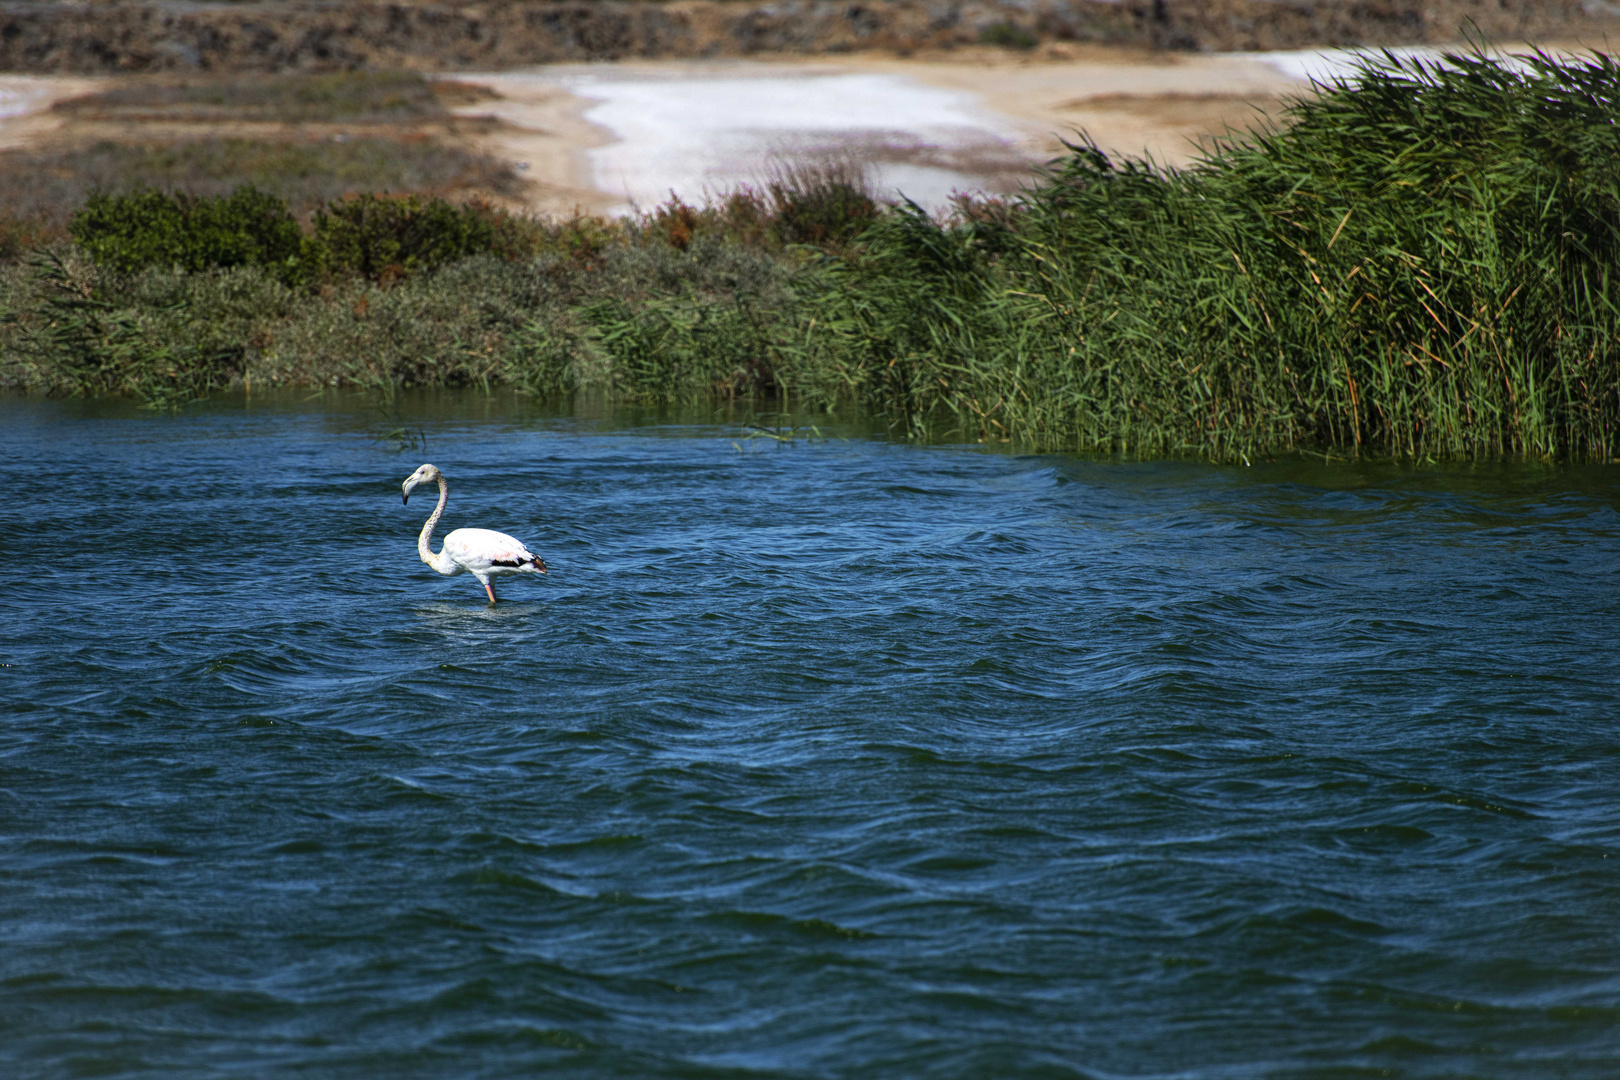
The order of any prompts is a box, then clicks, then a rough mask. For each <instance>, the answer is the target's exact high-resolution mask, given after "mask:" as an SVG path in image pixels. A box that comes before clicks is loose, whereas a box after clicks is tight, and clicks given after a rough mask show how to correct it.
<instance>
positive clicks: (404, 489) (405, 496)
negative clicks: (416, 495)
mask: <svg viewBox="0 0 1620 1080" xmlns="http://www.w3.org/2000/svg"><path fill="white" fill-rule="evenodd" d="M416 483H417V480H416V474H415V473H412V474H411V475H410V476H407V477H406V478H405V482H404V483H403V484H401V485H399V497H400V499H401V500H403V501H404V504H405V505H406V506H409V505H411V488H413V487H415V486H416Z"/></svg>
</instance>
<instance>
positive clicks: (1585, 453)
mask: <svg viewBox="0 0 1620 1080" xmlns="http://www.w3.org/2000/svg"><path fill="white" fill-rule="evenodd" d="M1318 90H1319V92H1318V93H1315V94H1312V95H1310V96H1307V97H1303V98H1301V99H1300V100H1298V101H1296V102H1294V103H1293V104H1292V105H1291V106H1290V108H1289V109H1288V111H1287V113H1286V114H1285V115H1284V117H1283V118H1282V119H1281V120H1280V121H1279V122H1278V123H1277V124H1276V125H1275V126H1272V127H1268V128H1266V129H1264V130H1262V131H1260V132H1257V133H1250V134H1245V135H1242V136H1237V135H1234V136H1232V137H1230V138H1228V139H1226V140H1225V141H1223V142H1222V143H1220V144H1219V145H1218V146H1216V147H1215V148H1214V149H1213V150H1212V151H1211V152H1210V153H1208V154H1207V155H1206V156H1205V157H1204V158H1203V159H1201V160H1200V161H1199V162H1198V163H1196V164H1195V165H1194V166H1193V167H1191V168H1188V169H1185V170H1181V171H1176V170H1169V169H1163V168H1159V167H1156V166H1155V165H1154V164H1153V163H1152V162H1148V161H1138V160H1123V161H1114V160H1110V159H1109V158H1108V157H1106V156H1105V155H1104V154H1103V153H1102V152H1100V151H1099V150H1098V149H1097V148H1096V147H1095V146H1093V145H1090V144H1088V143H1085V142H1077V143H1076V144H1075V145H1073V146H1072V147H1070V152H1069V153H1068V154H1067V155H1066V156H1065V157H1064V158H1062V159H1061V160H1059V161H1058V162H1056V163H1054V164H1053V166H1052V167H1051V169H1050V170H1049V172H1048V173H1046V174H1045V175H1044V176H1042V177H1041V178H1040V180H1039V182H1037V183H1035V184H1033V185H1032V186H1031V187H1030V188H1029V189H1028V190H1027V191H1026V192H1025V193H1024V194H1023V195H1022V196H1021V197H1019V198H1017V199H1013V200H1010V201H1005V202H1002V201H994V200H991V201H984V200H973V199H963V200H961V201H960V203H959V205H958V206H957V208H956V211H955V212H954V213H952V214H950V215H946V216H944V217H931V216H929V215H928V214H925V213H923V212H922V211H921V210H919V209H918V208H916V207H914V206H910V205H901V206H889V207H885V206H881V205H878V204H877V203H876V202H875V201H874V200H872V198H871V196H870V193H869V192H867V191H866V190H865V189H864V186H863V185H862V183H861V179H860V177H859V175H858V170H854V169H853V167H851V166H847V165H842V166H837V167H829V168H826V169H822V170H805V171H801V172H800V173H798V174H783V175H781V176H779V177H776V178H774V179H773V180H772V181H771V182H770V183H769V184H767V185H766V186H765V188H764V189H762V190H759V191H740V192H736V193H733V194H732V195H729V196H726V197H724V198H721V199H717V200H715V201H714V202H712V203H710V204H708V205H705V206H701V207H694V206H689V205H686V204H684V203H681V202H680V201H679V200H674V201H672V202H671V203H669V204H667V205H665V206H663V207H660V208H658V209H657V210H655V211H653V212H651V213H649V214H647V215H645V216H643V217H641V218H637V219H632V220H628V221H621V222H606V221H599V220H595V219H578V220H576V221H573V222H536V221H514V220H507V221H503V222H501V223H499V224H500V228H498V229H497V230H496V231H495V232H496V234H498V235H499V236H501V237H503V238H504V239H503V240H502V242H501V245H500V246H499V250H491V251H489V252H486V253H483V254H476V255H474V256H473V257H470V258H467V259H463V260H461V261H459V262H453V263H450V264H447V265H443V266H438V267H436V268H434V269H432V270H431V271H429V272H422V273H414V274H407V275H402V276H400V277H398V279H397V280H394V279H389V278H387V277H386V275H385V276H383V277H382V278H379V277H378V276H377V275H371V276H370V277H369V278H362V277H358V276H349V277H343V276H336V277H334V276H331V275H330V274H329V275H328V276H327V277H325V278H323V279H319V280H312V281H310V282H308V283H306V284H305V285H303V286H301V287H296V288H295V287H292V286H289V285H288V284H285V283H283V282H281V281H277V280H275V279H274V277H273V275H271V274H270V273H269V272H268V271H267V270H265V269H263V268H257V267H248V266H237V267H233V268H228V269H224V268H222V269H219V270H217V271H210V272H201V271H196V272H191V273H186V272H182V271H179V270H175V269H166V268H160V267H153V268H149V269H147V270H145V271H142V272H141V273H139V274H134V275H131V274H122V275H120V274H119V273H117V272H115V271H114V270H112V269H110V268H108V267H105V266H97V265H94V264H92V263H90V262H89V260H87V259H86V258H85V257H84V256H83V254H82V253H81V252H78V251H77V250H69V251H65V252H64V251H57V252H55V253H53V254H41V253H39V252H35V253H33V254H32V255H29V256H27V257H26V258H15V259H12V260H11V261H10V262H7V263H0V290H3V291H0V304H3V305H4V307H5V310H6V318H5V320H4V322H3V323H0V381H4V382H7V383H9V384H11V385H13V386H27V387H34V388H46V389H55V390H68V391H72V390H75V389H78V390H89V391H107V390H124V391H129V392H137V393H147V394H149V395H150V396H153V398H154V400H158V401H160V402H168V401H172V400H173V399H174V398H175V396H176V395H180V396H183V395H184V394H185V393H190V392H194V391H197V390H198V389H199V388H201V389H207V388H209V387H213V386H217V385H223V384H225V383H227V382H230V381H232V380H235V379H239V378H249V379H262V380H265V381H269V382H292V383H297V382H304V383H311V384H313V383H320V384H327V383H330V382H333V381H336V382H339V383H349V384H357V385H374V386H377V387H379V388H383V389H387V388H392V387H395V386H400V385H408V384H412V383H433V382H438V383H474V384H479V383H482V384H485V385H493V384H494V383H497V382H500V383H508V384H513V385H517V386H520V387H523V388H526V389H528V390H530V391H532V392H536V393H558V392H566V391H572V390H582V389H588V390H603V389H608V390H611V391H612V392H614V393H616V394H618V395H620V396H625V397H637V398H646V399H661V400H677V399H691V398H702V397H712V396H714V395H717V394H718V395H728V396H737V395H787V396H789V397H790V398H792V399H794V400H795V401H796V403H797V404H799V405H821V406H825V407H827V408H838V407H839V406H841V405H860V406H863V407H875V408H879V409H883V410H886V411H888V412H889V413H890V415H892V416H893V417H894V421H895V425H896V427H897V429H898V430H901V431H904V432H906V433H908V434H911V435H913V436H917V437H930V438H949V439H962V438H968V439H983V440H990V441H995V440H999V441H1006V442H1010V443H1017V444H1020V445H1024V446H1028V447H1032V448H1047V449H1081V450H1098V451H1109V452H1115V453H1126V454H1133V455H1134V454H1142V455H1148V454H1166V453H1196V454H1202V455H1207V456H1210V457H1213V458H1217V459H1228V460H1235V459H1244V458H1252V457H1254V456H1256V455H1263V454H1273V453H1278V452H1285V451H1291V450H1303V449H1309V450H1317V451H1325V452H1330V453H1334V454H1360V455H1376V456H1394V457H1409V458H1425V457H1475V456H1481V455H1509V456H1530V457H1537V458H1563V459H1585V460H1592V459H1597V460H1613V459H1615V458H1616V457H1617V456H1620V363H1617V361H1620V354H1617V346H1616V344H1615V343H1616V340H1617V334H1616V331H1617V329H1620V326H1617V321H1620V312H1617V303H1620V296H1617V294H1616V282H1615V280H1614V277H1615V273H1616V269H1617V256H1620V235H1617V230H1620V123H1617V121H1620V106H1617V104H1616V103H1617V102H1620V69H1617V67H1616V65H1615V64H1614V62H1613V61H1612V60H1610V59H1609V58H1608V57H1606V56H1601V55H1599V56H1594V57H1590V58H1577V59H1570V58H1555V57H1551V56H1546V55H1540V54H1533V55H1529V56H1524V57H1518V58H1515V59H1513V60H1511V61H1505V60H1501V59H1497V58H1493V57H1491V56H1488V55H1486V54H1484V53H1483V52H1476V53H1470V54H1461V55H1455V56H1450V57H1447V58H1445V59H1444V60H1443V61H1439V62H1427V61H1421V60H1409V59H1401V58H1397V57H1394V56H1387V55H1386V56H1382V57H1377V58H1372V59H1369V60H1367V61H1365V62H1364V64H1363V66H1362V68H1361V69H1360V70H1359V71H1358V72H1357V73H1355V74H1354V75H1352V76H1350V77H1348V78H1346V79H1344V80H1342V81H1340V82H1336V83H1333V84H1331V85H1326V86H1323V87H1319V88H1318ZM96 305H103V306H100V307H98V306H96ZM75 320H77V321H75ZM188 320H190V321H189V322H188ZM80 324H93V326H90V328H88V329H86V327H85V326H81V325H80ZM74 326H78V327H79V329H76V330H72V332H71V333H69V332H68V331H67V330H64V329H63V328H64V327H68V328H72V327H74ZM52 335H55V337H53V336H52ZM170 341H184V342H186V345H185V346H184V348H185V349H188V350H192V351H195V352H197V356H195V357H190V356H189V354H187V355H186V356H182V355H181V354H180V352H178V351H177V349H178V348H179V347H178V346H171V345H168V344H166V342H170ZM98 342H99V343H101V344H100V345H98V344H97V343H98ZM141 342H144V343H145V344H144V345H139V344H138V343H141ZM96 348H101V349H102V350H103V353H104V355H103V356H102V359H100V360H97V359H96V358H95V357H96V355H97V354H96V352H95V350H96ZM142 348H145V349H146V350H147V351H148V352H149V353H150V354H151V355H152V356H155V357H157V359H156V360H155V361H150V360H149V361H141V362H140V363H134V362H132V361H122V360H118V359H117V357H118V356H122V355H124V354H128V355H141V349H142ZM120 349H121V350H123V353H119V352H118V350H120ZM165 350H166V351H165ZM115 354H116V355H115ZM109 357H110V358H111V359H109ZM188 370H197V371H205V372H209V373H211V374H208V375H207V377H206V378H202V379H200V380H198V379H195V378H194V379H191V380H190V381H189V382H188V381H186V379H185V378H182V377H181V374H180V373H183V372H185V371H188ZM119 371H122V372H126V375H123V376H119V377H118V378H112V377H110V376H109V375H108V373H109V372H119ZM164 371H170V372H174V373H176V374H174V375H173V376H162V377H159V375H154V374H153V373H154V372H158V373H161V372H164ZM86 373H89V375H88V376H87V374H86ZM97 373H99V374H97ZM90 376H94V377H90ZM165 378H166V379H167V380H168V381H167V382H164V379H165ZM120 380H121V381H120Z"/></svg>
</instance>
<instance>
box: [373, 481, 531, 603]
mask: <svg viewBox="0 0 1620 1080" xmlns="http://www.w3.org/2000/svg"><path fill="white" fill-rule="evenodd" d="M429 480H437V481H438V482H439V505H438V506H435V507H434V508H433V515H432V516H431V517H429V518H428V519H427V524H426V525H423V526H422V535H421V536H419V537H417V538H416V551H417V554H419V555H421V556H422V561H423V562H425V563H427V564H428V565H429V566H431V567H433V569H435V570H437V571H438V572H439V573H441V574H443V575H444V576H445V577H455V576H456V575H457V574H460V573H464V572H465V573H468V574H471V575H472V576H473V577H475V578H477V579H478V580H479V582H480V583H481V584H482V585H483V586H484V591H485V592H487V593H489V602H490V603H492V604H493V603H494V602H495V589H494V587H493V586H492V585H491V584H490V581H489V579H490V578H492V577H494V576H495V575H496V574H543V573H545V572H546V563H545V560H544V559H542V558H540V556H538V555H536V554H535V553H534V552H532V551H530V550H529V549H528V548H527V547H524V545H523V541H521V540H517V539H514V538H513V537H510V536H507V535H506V534H505V533H498V532H495V531H494V530H493V529H457V530H456V531H455V532H453V533H451V534H450V535H449V536H446V537H445V538H444V546H443V547H441V548H440V549H439V553H438V554H437V555H435V554H433V549H432V548H431V547H430V546H429V544H430V543H431V542H432V540H433V530H434V529H435V528H436V527H437V526H438V524H439V518H440V517H441V516H443V514H444V504H445V503H446V502H448V501H449V500H450V485H449V483H448V482H446V481H445V478H444V473H442V472H440V471H439V467H438V466H437V465H423V466H422V467H421V468H420V469H417V470H416V471H415V472H413V473H411V475H409V476H407V477H406V478H405V482H404V483H403V484H401V485H400V489H401V492H402V494H403V495H404V497H405V504H406V505H407V506H408V505H410V501H411V489H412V488H414V487H415V486H416V485H417V484H425V483H427V482H428V481H429Z"/></svg>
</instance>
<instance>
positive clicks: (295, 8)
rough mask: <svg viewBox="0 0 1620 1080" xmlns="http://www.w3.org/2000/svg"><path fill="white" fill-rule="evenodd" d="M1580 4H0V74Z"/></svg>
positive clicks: (1507, 25) (496, 56) (284, 66)
mask: <svg viewBox="0 0 1620 1080" xmlns="http://www.w3.org/2000/svg"><path fill="white" fill-rule="evenodd" d="M1616 11H1620V8H1616V7H1614V6H1612V5H1609V4H1605V3H1585V2H1582V0H1117V2H1109V0H865V2H862V0H841V2H840V0H774V2H759V0H663V2H659V0H631V2H624V0H486V2H483V3H478V4H466V5H456V4H431V3H408V2H404V3H367V2H357V3H348V2H331V0H327V2H319V0H291V2H278V3H211V4H199V3H186V2H178V0H169V2H156V3H153V2H147V3H140V2H111V3H96V2H89V3H65V2H55V0H24V2H11V3H0V71H13V72H38V73H79V74H91V73H103V72H115V71H123V72H128V71H162V70H184V69H187V68H202V69H208V70H213V71H225V72H228V71H282V70H288V69H297V68H343V69H350V70H358V69H399V68H415V69H431V70H455V69H482V70H492V69H499V68H509V67H517V66H521V65H527V64H541V63H556V62H559V61H578V60H617V59H626V58H632V57H635V58H654V57H669V58H678V57H715V56H746V55H751V54H757V53H767V52H778V53H780V52H788V53H805V54H812V53H839V52H848V51H853V50H870V49H887V50H894V51H897V52H902V53H904V52H911V51H917V50H933V49H951V48H957V47H960V46H963V45H969V44H982V43H991V44H1001V45H1005V46H1008V47H1013V48H1017V47H1030V46H1033V45H1035V44H1037V43H1040V42H1051V41H1076V42H1091V43H1097V44H1108V45H1122V46H1132V47H1139V48H1153V49H1178V50H1201V51H1239V50H1254V49H1289V48H1304V47H1310V46H1349V45H1415V44H1445V43H1450V42H1454V41H1457V40H1458V39H1459V38H1460V37H1461V36H1462V35H1463V34H1464V32H1465V31H1466V30H1467V29H1468V27H1470V26H1472V27H1474V28H1476V29H1477V31H1478V32H1479V33H1480V34H1482V35H1484V36H1485V37H1486V38H1488V39H1493V40H1498V41H1508V40H1512V41H1524V40H1536V39H1540V38H1556V39H1558V40H1561V41H1566V42H1567V41H1574V40H1585V41H1587V42H1588V43H1591V44H1600V43H1601V42H1602V41H1603V40H1604V39H1605V38H1606V37H1608V36H1610V35H1611V34H1613V36H1615V37H1620V33H1615V32H1616V31H1620V17H1617V16H1616V15H1613V14H1609V13H1610V12H1616Z"/></svg>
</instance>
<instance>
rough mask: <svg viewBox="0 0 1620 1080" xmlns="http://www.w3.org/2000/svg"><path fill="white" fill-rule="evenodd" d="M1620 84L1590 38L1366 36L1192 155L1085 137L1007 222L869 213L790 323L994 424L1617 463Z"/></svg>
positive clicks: (857, 367)
mask: <svg viewBox="0 0 1620 1080" xmlns="http://www.w3.org/2000/svg"><path fill="white" fill-rule="evenodd" d="M1617 101H1620V71H1617V69H1616V66H1615V64H1614V62H1613V61H1612V60H1610V59H1609V58H1608V57H1605V56H1597V57H1594V58H1591V59H1589V60H1561V59H1554V58H1552V57H1548V56H1543V55H1531V56H1526V57H1521V58H1518V59H1517V60H1516V61H1515V62H1513V63H1511V64H1510V63H1505V62H1502V61H1498V60H1495V59H1492V58H1490V57H1487V56H1484V55H1478V54H1475V55H1459V56H1452V57H1448V58H1446V59H1445V60H1444V61H1443V62H1440V63H1427V62H1424V61H1421V60H1403V59H1399V58H1396V57H1394V56H1384V57H1382V58H1378V59H1373V60H1369V61H1367V63H1366V64H1365V66H1364V68H1363V69H1362V70H1361V71H1360V72H1359V74H1357V75H1355V76H1354V77H1352V78H1350V79H1347V80H1345V81H1342V82H1339V83H1335V84H1333V85H1331V86H1327V87H1324V88H1323V92H1322V93H1321V94H1319V95H1316V96H1312V97H1307V98H1304V99H1302V100H1300V101H1298V102H1296V103H1294V104H1293V105H1292V107H1291V109H1290V110H1289V113H1288V116H1287V118H1286V120H1285V121H1284V123H1283V125H1282V126H1279V127H1276V128H1273V129H1271V130H1268V131H1264V132H1261V133H1258V134H1255V135H1251V136H1248V137H1246V138H1244V139H1242V140H1239V139H1229V140H1227V141H1226V142H1225V143H1224V144H1223V145H1222V146H1220V147H1219V148H1218V149H1217V150H1216V151H1215V152H1213V153H1211V154H1210V155H1208V156H1207V157H1205V158H1204V159H1203V160H1202V161H1201V162H1200V163H1198V164H1197V165H1196V166H1194V167H1193V168H1190V169H1188V170H1186V171H1183V172H1173V171H1167V170H1161V169H1156V168H1154V167H1153V166H1152V165H1151V163H1147V162H1141V161H1125V162H1113V161H1110V160H1109V159H1108V158H1107V157H1106V156H1104V155H1103V154H1102V153H1100V152H1099V151H1098V150H1097V149H1096V148H1095V147H1093V146H1090V145H1085V144H1080V145H1076V146H1074V147H1072V153H1071V154H1070V155H1069V156H1068V157H1067V158H1066V159H1065V160H1064V161H1062V162H1061V163H1060V164H1059V165H1058V167H1057V168H1055V169H1054V170H1053V172H1052V173H1051V175H1050V176H1048V177H1047V178H1046V179H1045V181H1044V182H1043V183H1041V184H1039V185H1038V186H1036V187H1035V188H1033V189H1032V190H1030V191H1029V192H1028V193H1027V195H1026V197H1025V198H1024V199H1023V200H1021V201H1020V202H1019V203H1018V204H1016V205H1015V206H1013V207H1010V208H1008V212H1007V213H1005V214H1003V215H1001V218H1000V219H999V220H998V219H997V218H996V217H995V216H994V215H989V216H986V215H980V217H981V220H978V221H967V222H962V221H957V222H956V223H941V222H937V221H933V220H930V219H929V218H928V217H927V216H926V215H924V214H922V213H920V212H918V211H916V210H915V209H914V208H913V209H905V210H901V211H900V212H898V213H895V214H893V215H890V216H889V217H887V218H886V219H885V220H884V221H882V222H881V223H880V224H879V225H878V226H877V227H876V228H874V229H873V230H872V231H871V232H870V233H869V234H868V235H867V237H866V241H867V246H866V252H865V257H864V258H863V259H862V260H859V261H851V262H846V263H843V264H841V265H839V266H837V267H834V268H832V270H831V271H830V273H829V274H828V275H826V278H825V281H826V284H825V287H824V288H823V290H822V292H821V294H820V295H819V296H818V298H817V300H818V302H817V304H816V306H817V308H818V313H819V314H820V315H821V316H822V318H821V321H820V323H819V325H818V333H819V335H820V336H821V339H820V341H811V342H809V343H808V347H809V348H811V349H812V350H817V351H821V352H824V353H826V354H828V356H829V361H828V362H829V363H831V362H832V361H831V359H830V358H832V357H837V358H838V359H837V366H838V367H839V370H840V374H841V377H842V378H843V379H844V380H845V381H847V382H848V383H849V384H850V385H851V386H859V387H861V388H862V390H863V392H865V393H866V394H869V395H873V396H875V397H878V398H880V399H882V400H885V401H887V402H889V403H890V404H891V407H894V408H896V409H897V410H898V411H900V412H902V413H903V414H905V415H907V416H909V417H911V418H912V419H913V422H914V423H917V424H920V423H921V422H922V421H923V420H924V419H925V418H927V417H928V416H929V415H930V414H932V413H936V412H938V411H939V410H941V409H943V410H945V411H948V412H949V413H950V414H951V415H952V416H953V417H954V418H955V419H956V421H957V422H958V425H959V426H960V427H962V428H965V429H967V430H969V431H971V432H973V433H976V434H977V435H979V436H981V437H987V438H989V437H993V438H1006V439H1016V440H1019V441H1023V442H1033V443H1036V444H1040V445H1048V446H1072V447H1079V448H1090V449H1105V450H1114V451H1125V452H1132V451H1140V452H1149V453H1158V452H1173V451H1180V450H1194V451H1198V452H1201V453H1206V454H1210V455H1214V456H1217V457H1227V458H1230V457H1237V456H1242V455H1252V454H1255V453H1265V452H1271V451H1276V450H1280V449H1290V448H1299V447H1316V448H1332V449H1335V450H1338V451H1342V452H1352V453H1354V452H1360V453H1371V454H1378V455H1397V456H1411V457H1424V456H1441V455H1445V456H1469V455H1476V454H1482V453H1484V454H1514V455H1531V456H1538V457H1577V458H1588V459H1590V458H1597V459H1603V460H1608V459H1611V458H1613V457H1615V456H1616V454H1617V452H1620V443H1617V434H1620V365H1617V360H1620V352H1617V345H1616V341H1617V335H1616V330H1617V329H1620V326H1617V318H1616V316H1617V311H1616V303H1617V300H1620V296H1617V294H1616V291H1615V286H1616V282H1615V271H1616V256H1617V253H1620V246H1617V228H1620V187H1617V185H1620V126H1617V123H1616V121H1617V120H1620V108H1617V105H1616V102H1617ZM822 366H826V365H822Z"/></svg>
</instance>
